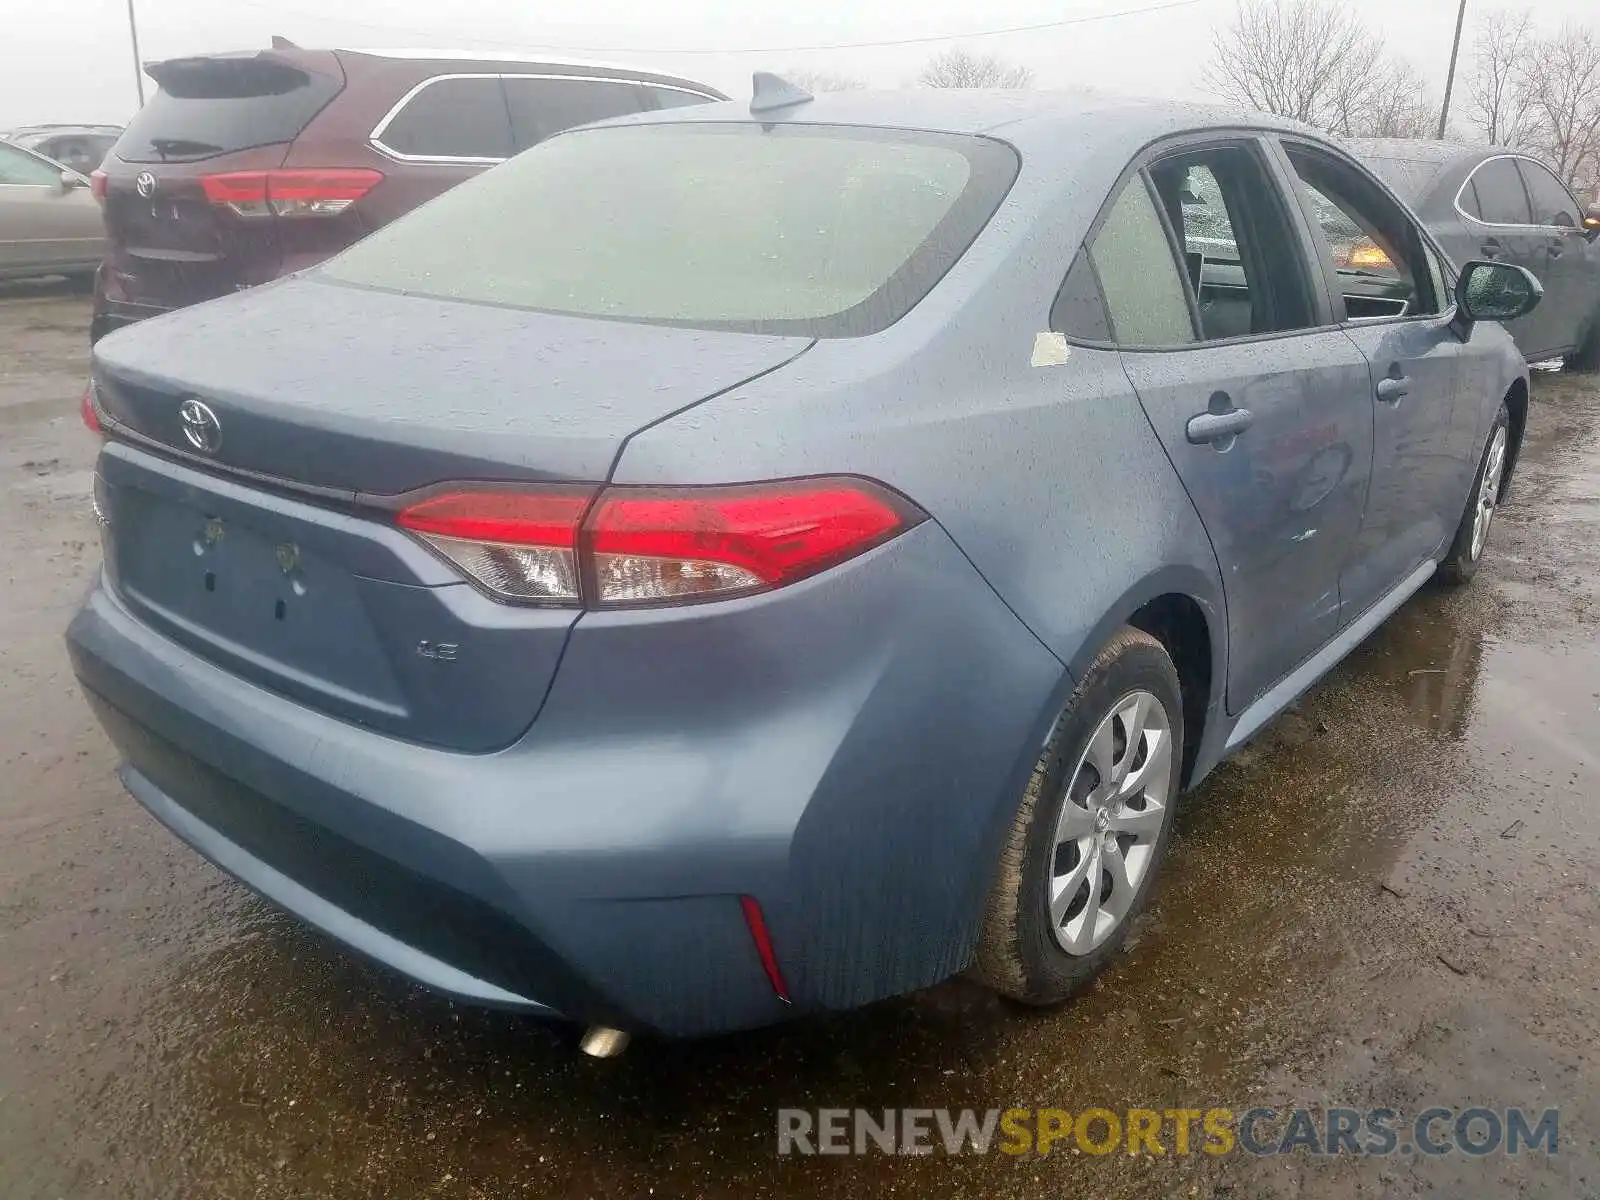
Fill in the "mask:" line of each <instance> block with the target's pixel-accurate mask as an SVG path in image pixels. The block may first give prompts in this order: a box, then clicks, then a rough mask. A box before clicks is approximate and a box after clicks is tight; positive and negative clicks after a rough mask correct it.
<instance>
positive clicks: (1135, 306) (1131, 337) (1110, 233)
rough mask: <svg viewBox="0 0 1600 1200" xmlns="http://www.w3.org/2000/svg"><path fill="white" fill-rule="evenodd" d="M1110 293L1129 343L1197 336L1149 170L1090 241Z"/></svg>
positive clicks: (1114, 319) (1117, 327)
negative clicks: (1149, 181) (1147, 181)
mask: <svg viewBox="0 0 1600 1200" xmlns="http://www.w3.org/2000/svg"><path fill="white" fill-rule="evenodd" d="M1089 258H1090V261H1092V262H1093V263H1094V269H1095V274H1097V275H1098V276H1099V277H1100V287H1101V290H1102V291H1103V292H1104V294H1105V304H1106V311H1107V312H1108V313H1109V314H1110V317H1111V333H1112V336H1113V337H1115V338H1116V340H1117V341H1118V342H1119V343H1120V344H1122V345H1124V346H1181V345H1185V344H1187V343H1189V342H1192V341H1194V323H1193V321H1191V320H1190V317H1189V302H1188V300H1187V299H1186V298H1185V296H1184V290H1183V276H1182V275H1180V274H1179V273H1178V263H1177V260H1176V259H1174V258H1173V256H1172V245H1171V243H1169V242H1168V241H1167V233H1166V230H1165V229H1163V228H1162V226H1161V215H1160V213H1159V212H1157V210H1156V206H1155V201H1154V200H1153V199H1152V198H1151V196H1150V189H1149V187H1148V186H1146V184H1145V180H1144V176H1143V175H1135V176H1134V177H1133V178H1132V179H1130V180H1129V181H1128V183H1127V185H1126V186H1125V187H1124V188H1123V189H1122V194H1121V195H1120V196H1118V197H1117V200H1116V203H1115V204H1113V205H1112V206H1111V209H1110V211H1109V212H1108V213H1107V214H1106V218H1105V221H1104V222H1103V223H1102V224H1101V226H1100V230H1099V232H1098V233H1096V234H1095V237H1094V241H1093V242H1092V243H1091V244H1090V246H1089Z"/></svg>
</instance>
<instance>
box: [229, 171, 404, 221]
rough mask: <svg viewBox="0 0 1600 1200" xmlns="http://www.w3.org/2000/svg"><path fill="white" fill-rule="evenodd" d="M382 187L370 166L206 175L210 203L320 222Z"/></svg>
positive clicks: (242, 212) (239, 210) (243, 214)
mask: <svg viewBox="0 0 1600 1200" xmlns="http://www.w3.org/2000/svg"><path fill="white" fill-rule="evenodd" d="M382 182H383V172H382V171H374V170H371V169H370V168H367V167H286V168H280V169H278V170H273V171H229V172H227V173H225V174H222V175H202V176H201V177H200V186H201V187H202V188H203V189H204V190H205V193H206V199H207V200H209V201H211V203H213V204H222V205H226V206H227V207H228V208H231V209H232V210H233V211H234V212H236V213H238V214H239V215H240V216H241V217H264V216H270V215H276V216H280V217H318V216H332V215H334V214H335V213H341V212H343V211H344V210H345V209H347V208H349V207H350V205H351V204H352V203H353V202H355V201H357V200H359V199H361V197H363V196H365V195H366V194H367V193H368V192H370V191H371V190H372V189H373V188H375V187H377V186H378V184H380V183H382Z"/></svg>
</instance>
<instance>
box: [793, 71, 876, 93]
mask: <svg viewBox="0 0 1600 1200" xmlns="http://www.w3.org/2000/svg"><path fill="white" fill-rule="evenodd" d="M783 77H784V78H785V79H787V80H788V81H789V82H790V83H792V84H794V85H795V87H797V88H804V89H805V90H806V91H808V92H854V91H859V90H860V89H861V88H864V87H866V86H867V81H866V80H865V79H860V78H857V77H856V76H854V75H845V74H843V73H841V72H839V71H818V70H812V69H811V68H809V67H794V68H792V69H791V70H788V71H785V72H784V73H783Z"/></svg>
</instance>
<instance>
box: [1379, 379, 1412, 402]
mask: <svg viewBox="0 0 1600 1200" xmlns="http://www.w3.org/2000/svg"><path fill="white" fill-rule="evenodd" d="M1410 391H1411V380H1410V379H1408V378H1406V377H1405V376H1404V375H1389V376H1386V377H1385V378H1383V379H1380V380H1378V399H1379V400H1382V401H1383V402H1384V403H1385V404H1399V403H1400V398H1401V397H1402V396H1404V395H1406V394H1407V393H1409V392H1410Z"/></svg>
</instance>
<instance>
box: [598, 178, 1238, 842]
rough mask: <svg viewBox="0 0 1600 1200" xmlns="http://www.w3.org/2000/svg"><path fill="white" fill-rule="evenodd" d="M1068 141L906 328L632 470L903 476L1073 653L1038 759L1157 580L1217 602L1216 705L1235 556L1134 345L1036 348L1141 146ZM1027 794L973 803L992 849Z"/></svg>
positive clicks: (1028, 751)
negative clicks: (1133, 372) (1173, 446)
mask: <svg viewBox="0 0 1600 1200" xmlns="http://www.w3.org/2000/svg"><path fill="white" fill-rule="evenodd" d="M1059 150H1060V151H1061V153H1060V154H1052V155H1050V156H1048V158H1047V159H1045V160H1044V161H1045V162H1046V164H1047V165H1045V166H1040V167H1037V168H1036V169H1034V170H1032V171H1030V169H1029V162H1030V160H1029V158H1028V156H1027V155H1026V153H1024V158H1023V168H1022V173H1021V174H1020V175H1019V177H1018V180H1017V183H1016V185H1015V187H1014V188H1013V191H1012V194H1011V196H1010V197H1009V198H1008V200H1007V202H1006V203H1005V204H1004V205H1002V207H1001V210H1000V212H999V213H998V214H997V216H996V218H995V219H994V220H993V221H992V222H991V223H990V225H989V227H988V228H987V229H986V230H985V231H984V233H983V234H981V235H980V236H979V238H978V239H977V241H976V242H975V243H974V245H973V247H972V248H971V249H970V250H969V251H968V253H967V255H966V256H965V257H964V258H963V259H962V260H961V261H960V262H958V263H957V265H956V266H955V267H954V268H953V269H952V271H951V272H950V274H949V275H947V276H946V277H945V279H944V280H943V281H942V282H941V283H940V284H939V285H938V286H936V287H935V288H934V289H933V291H932V292H931V293H930V294H929V295H928V296H927V297H926V298H925V299H924V300H923V301H922V302H921V303H920V304H919V305H918V306H916V308H914V309H913V310H912V311H911V313H909V314H908V315H907V316H906V317H904V318H902V320H901V321H900V322H898V323H897V324H896V325H894V326H892V327H890V328H889V329H888V330H886V331H884V332H883V333H881V334H877V335H873V336H870V337H866V338H859V339H840V340H833V341H823V342H820V343H819V344H818V345H816V346H815V347H813V349H812V350H811V351H809V352H808V353H807V354H805V355H802V356H801V357H800V358H799V359H797V360H795V361H794V362H793V363H791V364H789V365H788V366H787V367H785V368H784V369H783V370H780V371H777V372H774V373H772V374H771V375H768V376H766V377H764V378H761V379H759V380H755V381H753V382H751V383H750V384H747V385H745V386H743V387H741V388H739V389H736V390H734V391H732V392H730V393H728V394H726V395H724V396H721V397H718V398H716V399H714V400H711V401H708V402H706V403H704V404H701V405H698V406H696V407H694V408H692V409H690V410H688V411H686V412H684V413H682V414H680V415H678V416H677V417H674V418H671V419H668V420H666V421H664V422H662V423H660V424H658V425H656V426H653V427H650V428H647V429H645V430H643V431H642V432H640V433H638V434H636V435H634V436H633V437H632V438H631V439H630V440H629V442H628V444H627V445H626V447H625V448H624V450H623V453H622V454H621V456H620V458H619V461H618V465H617V468H616V470H615V471H614V474H613V479H614V480H615V481H617V482H622V483H641V484H642V483H724V482H735V481H745V480H755V479H764V478H780V477H786V476H803V475H812V474H827V473H854V474H860V475H864V476H869V477H872V478H876V479H879V480H882V481H884V482H886V483H888V484H890V485H891V486H893V487H895V488H897V489H899V490H900V491H902V492H903V493H904V494H906V495H907V496H909V497H910V498H911V499H912V500H914V501H915V502H916V503H917V504H918V505H920V506H921V507H922V508H923V509H925V510H926V511H927V512H928V513H929V514H930V515H931V516H932V518H933V519H934V520H935V521H937V522H938V523H939V525H940V526H941V527H943V529H944V530H945V531H946V532H947V533H948V534H949V535H950V537H951V538H952V540H953V541H954V542H955V543H956V545H957V546H958V547H959V548H960V549H961V551H962V552H963V553H964V554H965V555H966V557H967V558H968V559H969V560H970V561H971V562H972V563H973V565H974V566H976V568H977V569H978V571H979V572H980V573H981V574H982V576H983V578H984V579H985V580H986V581H987V583H988V585H989V586H990V587H992V588H993V589H994V591H995V592H996V593H997V594H998V596H999V597H1000V598H1001V600H1003V601H1004V603H1005V604H1006V605H1007V606H1009V607H1010V609H1011V610H1012V612H1013V613H1014V614H1015V615H1016V616H1017V618H1019V619H1020V620H1021V621H1022V622H1023V623H1024V624H1025V625H1026V627H1027V628H1028V629H1029V630H1031V631H1032V633H1033V634H1034V635H1035V636H1036V637H1037V638H1038V639H1039V640H1040V641H1041V642H1042V643H1043V644H1044V645H1045V646H1046V647H1048V648H1049V650H1050V651H1051V652H1052V654H1054V656H1055V657H1056V658H1057V659H1058V660H1059V661H1060V662H1061V663H1062V664H1063V668H1064V669H1063V672H1062V683H1061V686H1060V687H1059V688H1058V689H1057V691H1056V693H1055V694H1053V695H1052V696H1051V697H1050V698H1049V699H1048V701H1047V702H1046V704H1045V705H1044V707H1043V708H1042V709H1041V710H1040V712H1039V713H1038V719H1037V720H1036V721H1035V722H1034V724H1033V726H1032V728H1031V729H1030V732H1029V734H1028V737H1027V738H1026V739H1024V740H1023V741H1020V742H1019V743H1018V744H1017V745H1016V746H1014V747H1013V748H1012V755H1013V757H1014V759H1015V761H1016V762H1017V763H1018V764H1023V765H1026V764H1031V763H1032V761H1033V759H1034V757H1036V756H1037V753H1038V748H1039V745H1040V744H1041V742H1042V740H1043V739H1042V734H1043V733H1044V731H1046V730H1047V729H1048V725H1049V721H1050V720H1051V719H1053V717H1054V716H1055V714H1056V712H1057V711H1058V709H1059V706H1060V704H1061V703H1062V701H1063V700H1064V699H1065V693H1066V691H1067V690H1068V686H1069V684H1070V681H1071V680H1072V679H1073V678H1076V677H1078V676H1079V675H1080V674H1081V673H1082V671H1083V670H1084V668H1086V667H1087V665H1088V664H1089V662H1090V661H1091V660H1092V659H1093V657H1094V655H1095V654H1096V653H1097V652H1098V650H1099V648H1100V647H1101V646H1102V645H1104V643H1105V642H1106V641H1107V640H1108V639H1109V637H1110V636H1111V634H1112V632H1113V631H1114V630H1115V629H1116V628H1117V627H1118V626H1119V625H1120V624H1122V623H1123V622H1124V621H1125V620H1126V619H1127V617H1128V616H1129V615H1130V614H1131V613H1133V612H1134V611H1135V610H1136V609H1138V608H1139V607H1140V606H1141V605H1142V604H1143V603H1145V602H1146V601H1147V600H1149V599H1152V598H1154V597H1156V596H1158V595H1161V594H1163V593H1165V592H1179V593H1183V594H1185V595H1188V596H1190V597H1192V598H1193V599H1195V600H1196V601H1197V602H1198V603H1199V605H1200V606H1201V608H1202V610H1203V611H1204V612H1205V613H1206V614H1207V616H1208V622H1209V625H1210V629H1211V631H1212V656H1213V661H1214V663H1216V664H1217V666H1218V668H1219V669H1216V670H1214V671H1213V680H1214V681H1216V685H1217V687H1215V688H1214V690H1213V697H1212V704H1211V707H1212V708H1216V700H1217V694H1218V689H1219V687H1220V681H1221V680H1222V679H1223V678H1224V677H1225V671H1223V670H1221V669H1220V667H1221V666H1222V664H1224V663H1225V654H1226V647H1225V645H1224V644H1223V642H1222V638H1223V631H1224V630H1225V629H1226V621H1225V619H1224V611H1223V608H1222V589H1221V585H1220V578H1219V573H1218V568H1217V561H1216V556H1215V554H1214V552H1213V551H1212V548H1211V545H1210V542H1209V540H1208V539H1207V536H1206V533H1205V530H1204V528H1203V527H1202V525H1201V523H1200V521H1199V518H1198V516H1197V514H1196V513H1195V510H1194V507H1193V505H1192V503H1191V501H1190V500H1189V498H1188V495H1187V493H1186V492H1185V491H1184V490H1183V487H1182V485H1181V483H1180V482H1179V480H1178V479H1177V477H1176V474H1175V473H1174V472H1173V470H1172V467H1171V464H1170V463H1169V461H1168V460H1167V458H1166V456H1165V454H1164V452H1163V450H1162V448H1161V445H1160V442H1159V441H1158V440H1157V438H1156V436H1155V433H1154V431H1153V430H1152V429H1151V427H1150V425H1149V422H1148V420H1147V418H1146V417H1145V415H1144V413H1143V410H1142V409H1141V407H1140V405H1139V403H1138V400H1137V397H1136V395H1135V394H1134V392H1133V389H1132V387H1131V386H1130V384H1129V383H1128V380H1127V377H1126V375H1125V373H1124V372H1123V369H1122V365H1121V361H1120V357H1119V356H1118V355H1117V354H1116V353H1115V352H1114V351H1107V350H1092V349H1086V348H1073V349H1072V350H1071V352H1070V354H1069V357H1068V360H1067V362H1066V363H1064V364H1062V365H1060V366H1053V367H1036V366H1033V365H1032V363H1031V356H1032V352H1033V348H1034V340H1035V337H1036V335H1037V334H1039V333H1040V332H1042V331H1045V330H1046V329H1047V327H1048V321H1049V311H1050V307H1051V303H1052V301H1053V299H1054V297H1055V294H1056V292H1057V290H1058V289H1059V287H1060V284H1061V281H1062V279H1063V278H1064V277H1065V274H1066V271H1067V268H1068V266H1069V265H1070V263H1071V260H1072V258H1073V255H1074V254H1075V253H1076V250H1077V247H1078V245H1079V243H1080V241H1081V238H1082V235H1083V230H1084V229H1085V228H1086V227H1087V225H1088V222H1089V220H1090V218H1091V217H1092V215H1093V213H1094V212H1095V211H1096V210H1097V209H1098V207H1099V205H1100V203H1101V201H1102V199H1103V198H1104V193H1105V190H1106V189H1108V188H1109V187H1110V186H1111V184H1112V182H1113V181H1114V180H1115V178H1116V176H1117V174H1118V172H1119V171H1120V170H1121V168H1122V166H1123V165H1124V163H1125V161H1126V159H1125V158H1124V156H1123V155H1122V154H1121V153H1120V152H1115V153H1109V154H1101V155H1093V154H1090V153H1088V152H1087V151H1085V153H1084V155H1083V156H1082V157H1077V158H1075V157H1073V155H1072V153H1071V151H1072V148H1071V147H1061V148H1059ZM1130 153H1131V151H1130ZM1048 164H1055V165H1054V166H1053V167H1051V166H1049V165H1048ZM1210 724H1211V725H1213V726H1214V725H1218V724H1220V722H1219V721H1212V722H1210ZM1209 732H1210V731H1209V730H1208V734H1209ZM1015 801H1016V796H1015V795H1012V794H997V795H993V796H974V797H973V798H972V801H971V802H972V803H974V804H982V805H986V806H988V807H989V810H990V811H989V814H988V817H989V825H988V828H989V830H990V833H991V841H990V843H989V844H990V845H993V844H994V841H993V839H994V838H995V837H997V836H998V833H997V831H998V830H999V829H1000V828H1003V827H1004V825H1005V824H1006V823H1008V822H1009V820H1010V819H1011V816H1012V814H1013V813H1014V811H1015ZM925 836H929V837H938V836H939V832H938V830H936V829H933V830H928V831H926V833H925Z"/></svg>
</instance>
